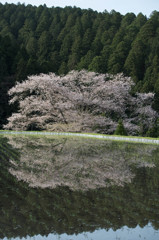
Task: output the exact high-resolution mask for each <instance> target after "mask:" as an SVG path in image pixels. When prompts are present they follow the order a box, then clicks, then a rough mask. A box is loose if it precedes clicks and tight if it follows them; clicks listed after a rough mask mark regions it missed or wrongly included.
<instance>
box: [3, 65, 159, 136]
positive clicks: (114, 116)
mask: <svg viewBox="0 0 159 240" xmlns="http://www.w3.org/2000/svg"><path fill="white" fill-rule="evenodd" d="M133 85H134V83H133V81H132V79H131V78H130V77H125V76H124V75H123V74H122V73H120V74H117V75H111V74H97V73H94V72H88V71H86V70H82V71H79V72H78V71H71V72H70V73H68V74H67V75H65V76H57V75H55V74H54V73H50V74H40V75H35V76H30V77H28V79H27V80H26V81H24V82H22V83H17V84H16V85H15V87H13V88H11V89H10V90H9V95H10V97H11V100H10V103H15V102H18V104H19V111H18V113H14V114H13V115H12V116H11V117H10V118H8V124H7V125H5V126H4V127H5V128H6V129H14V130H28V129H33V130H35V126H36V129H45V130H48V129H51V127H52V128H53V126H54V125H55V124H57V123H61V124H67V125H69V124H74V123H76V124H78V126H79V125H80V128H78V130H81V131H92V132H93V131H94V132H102V133H109V134H111V133H113V132H114V130H115V129H116V126H117V123H118V120H119V119H122V120H123V123H124V125H125V128H126V130H127V131H128V133H129V134H132V135H135V134H137V132H138V131H139V128H140V126H141V124H144V126H145V127H146V128H147V129H148V127H149V126H151V125H152V124H153V123H154V121H155V120H156V118H157V117H158V115H157V113H156V111H155V110H153V109H152V103H153V99H154V94H153V93H137V94H136V95H135V96H132V94H131V93H130V90H131V88H132V86H133ZM70 126H71V125H70ZM70 131H71V128H70Z"/></svg>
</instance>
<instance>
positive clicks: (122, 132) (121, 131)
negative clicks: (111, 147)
mask: <svg viewBox="0 0 159 240" xmlns="http://www.w3.org/2000/svg"><path fill="white" fill-rule="evenodd" d="M114 134H115V135H122V136H127V132H126V130H125V128H124V125H123V122H122V120H119V122H118V126H117V128H116V130H115V132H114Z"/></svg>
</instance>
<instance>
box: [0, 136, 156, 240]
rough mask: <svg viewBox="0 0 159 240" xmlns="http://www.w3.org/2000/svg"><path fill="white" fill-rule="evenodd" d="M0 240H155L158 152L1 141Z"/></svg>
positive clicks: (100, 144) (142, 147)
mask: <svg viewBox="0 0 159 240" xmlns="http://www.w3.org/2000/svg"><path fill="white" fill-rule="evenodd" d="M0 239H6V240H7V239H35V240H36V239H38V240H40V239H47V240H48V239H50V240H58V239H61V240H77V239H78V240H86V239H89V240H96V239H99V240H106V239H109V240H112V239H118V240H119V239H121V240H124V239H125V240H134V239H136V240H138V239H148V240H158V239H159V146H157V145H146V144H132V143H119V142H110V141H102V140H93V139H92V140H91V139H80V138H79V139H78V138H62V137H56V138H52V137H47V138H43V137H41V138H38V137H36V138H31V137H20V136H19V137H13V136H7V137H6V136H3V137H0Z"/></svg>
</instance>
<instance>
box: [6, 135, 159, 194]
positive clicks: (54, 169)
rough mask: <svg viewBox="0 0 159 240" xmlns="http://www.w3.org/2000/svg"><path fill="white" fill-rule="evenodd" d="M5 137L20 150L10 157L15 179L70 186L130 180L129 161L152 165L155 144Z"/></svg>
mask: <svg viewBox="0 0 159 240" xmlns="http://www.w3.org/2000/svg"><path fill="white" fill-rule="evenodd" d="M7 138H8V139H9V143H10V144H11V145H12V147H14V148H16V149H18V152H19V153H20V160H19V161H14V160H12V161H10V163H11V167H10V169H9V172H10V173H11V174H12V175H14V176H16V177H17V178H18V180H22V181H25V182H28V183H29V185H30V186H31V187H40V188H56V187H57V186H67V187H70V188H71V189H73V190H89V189H96V188H101V187H109V186H111V185H117V186H124V184H126V183H130V182H131V181H132V179H133V178H134V176H135V175H134V173H133V172H132V171H131V166H132V164H133V165H135V166H137V167H154V164H153V163H151V162H150V159H152V154H151V153H152V151H154V150H155V149H156V147H157V146H153V145H141V144H136V145H135V144H127V143H126V144H123V143H118V142H110V141H104V140H96V139H85V141H84V142H83V139H80V138H79V139H78V138H62V137H61V138H60V137H57V138H52V137H51V138H49V137H48V138H33V139H32V138H29V137H24V138H23V137H21V136H20V137H13V136H7ZM128 150H129V151H128ZM134 152H135V154H134Z"/></svg>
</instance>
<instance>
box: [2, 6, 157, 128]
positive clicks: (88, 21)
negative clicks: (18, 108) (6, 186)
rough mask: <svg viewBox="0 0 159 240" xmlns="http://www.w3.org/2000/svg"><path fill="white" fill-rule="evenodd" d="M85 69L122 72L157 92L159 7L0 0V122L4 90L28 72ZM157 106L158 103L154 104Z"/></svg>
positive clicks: (6, 110) (145, 89)
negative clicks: (129, 9) (135, 9)
mask: <svg viewBox="0 0 159 240" xmlns="http://www.w3.org/2000/svg"><path fill="white" fill-rule="evenodd" d="M72 69H74V70H81V69H87V70H89V71H95V72H99V73H112V74H116V73H119V72H124V74H125V75H127V76H132V78H133V79H134V81H135V83H136V88H135V90H137V91H141V92H149V91H154V92H156V93H157V94H156V104H155V108H156V109H157V106H158V104H157V98H158V96H159V12H157V11H155V12H153V13H152V15H151V17H150V18H149V19H147V18H146V16H144V15H143V14H141V13H140V14H139V15H137V16H136V15H135V14H133V13H128V14H126V15H124V16H123V15H121V14H120V13H118V12H115V11H111V12H110V13H108V12H107V11H105V12H103V13H98V12H96V11H93V10H91V9H88V10H82V9H80V8H76V7H73V8H72V7H65V8H64V9H63V8H58V7H57V8H54V7H52V8H47V7H46V5H43V6H39V7H35V6H31V5H27V6H25V5H24V4H17V5H14V4H5V5H3V4H0V125H1V126H2V124H3V123H5V119H6V117H8V116H9V115H10V112H11V109H9V107H8V105H7V104H6V103H7V101H8V99H7V98H8V97H7V90H8V89H9V88H10V87H12V86H13V85H14V84H15V82H16V81H22V80H24V79H26V77H27V76H28V75H31V74H39V73H48V72H55V73H56V74H66V73H67V72H69V71H70V70H72ZM158 109H159V107H158Z"/></svg>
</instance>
